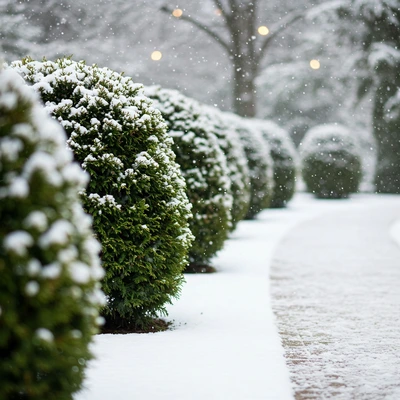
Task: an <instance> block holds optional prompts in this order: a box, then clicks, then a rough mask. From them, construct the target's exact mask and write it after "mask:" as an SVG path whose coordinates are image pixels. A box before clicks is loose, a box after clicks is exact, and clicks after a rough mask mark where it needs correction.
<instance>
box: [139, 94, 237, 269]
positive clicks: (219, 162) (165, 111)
mask: <svg viewBox="0 0 400 400" xmlns="http://www.w3.org/2000/svg"><path fill="white" fill-rule="evenodd" d="M146 95H148V96H149V97H151V98H152V99H153V100H154V105H155V107H157V108H158V109H159V110H161V113H162V115H163V117H164V118H165V120H166V122H167V124H168V127H169V134H170V136H171V137H172V138H173V140H174V146H173V150H174V152H175V154H176V160H177V162H178V164H179V165H180V167H181V170H182V173H183V176H184V177H185V180H186V186H187V194H188V197H189V200H190V202H191V203H192V206H193V208H192V211H193V219H192V220H191V221H190V229H191V231H192V232H193V234H194V236H195V238H196V239H195V242H194V243H193V246H192V248H191V249H190V253H189V258H190V266H189V267H188V268H187V272H196V271H207V270H208V268H209V266H208V265H207V264H208V263H209V262H210V259H211V258H212V257H213V256H214V255H215V254H216V253H217V251H218V250H220V249H221V248H222V247H223V245H224V242H225V240H226V239H227V237H228V234H229V231H230V228H231V211H230V210H231V208H232V194H231V182H230V179H229V170H228V167H227V160H226V157H225V156H224V154H223V152H222V150H221V148H220V146H219V143H218V139H217V137H216V136H215V135H214V134H213V133H212V128H211V127H210V121H209V119H207V118H204V117H203V116H202V111H201V106H200V104H199V103H197V102H196V101H195V100H192V99H190V98H187V97H185V96H184V95H182V94H181V93H179V92H177V91H175V90H169V89H162V88H160V87H148V88H146Z"/></svg>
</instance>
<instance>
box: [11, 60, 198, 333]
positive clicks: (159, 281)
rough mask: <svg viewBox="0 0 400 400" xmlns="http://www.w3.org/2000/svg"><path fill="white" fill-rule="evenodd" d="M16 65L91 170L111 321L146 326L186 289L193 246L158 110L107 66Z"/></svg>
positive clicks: (86, 198)
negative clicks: (185, 278)
mask: <svg viewBox="0 0 400 400" xmlns="http://www.w3.org/2000/svg"><path fill="white" fill-rule="evenodd" d="M13 67H14V68H15V69H17V70H18V71H19V73H20V74H21V75H22V76H23V77H24V78H25V80H26V81H28V82H30V83H31V84H32V85H33V86H34V88H35V89H36V90H38V91H39V93H40V94H41V97H42V99H43V101H44V102H45V103H46V106H47V109H48V111H49V112H51V114H52V115H53V116H54V117H55V118H56V119H57V120H58V121H59V122H60V123H61V124H62V125H63V126H64V128H65V130H66V132H67V134H68V136H69V139H68V145H69V147H70V148H71V149H72V150H73V152H74V156H75V158H76V159H77V160H78V161H79V162H80V163H82V166H83V168H84V169H85V170H86V171H87V172H88V173H89V174H90V177H91V180H90V184H89V186H88V188H87V190H86V191H82V201H83V204H84V207H85V209H86V210H87V212H89V213H90V214H91V215H92V216H93V220H94V229H95V232H96V235H97V237H98V239H99V240H100V242H101V244H102V261H103V266H104V268H105V271H106V276H105V278H104V280H103V290H104V292H105V293H106V295H107V305H106V307H105V309H104V314H105V316H106V320H107V323H111V324H113V325H115V324H118V325H121V326H127V325H134V326H136V327H145V326H146V325H147V324H149V323H151V318H152V317H155V316H157V315H158V313H165V312H166V311H165V304H166V303H168V302H171V298H172V297H176V296H177V295H178V294H179V293H180V288H181V285H182V282H183V275H182V271H183V269H184V267H185V265H186V264H187V252H188V248H189V247H190V244H191V241H192V234H191V233H190V230H189V228H188V222H187V220H188V218H189V217H190V216H191V213H190V205H189V202H188V199H187V196H186V194H185V183H184V181H183V179H182V175H181V173H180V171H179V167H178V165H177V164H176V163H175V162H174V159H175V156H174V154H173V152H172V150H171V142H172V141H171V139H170V138H169V137H168V135H167V133H166V125H165V123H164V121H163V119H162V116H161V114H160V112H159V111H158V110H156V109H154V108H153V106H152V103H151V101H150V100H149V99H148V98H147V97H145V96H144V94H143V90H142V86H141V85H139V84H135V83H133V82H132V80H131V79H130V78H127V77H124V76H122V75H120V74H118V73H116V72H113V71H111V70H109V69H107V68H98V67H97V66H95V65H94V66H87V65H86V64H85V63H84V62H74V61H72V60H70V59H59V60H57V61H56V62H49V61H44V62H35V61H32V60H23V61H22V62H18V63H14V64H13Z"/></svg>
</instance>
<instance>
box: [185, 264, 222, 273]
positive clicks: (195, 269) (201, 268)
mask: <svg viewBox="0 0 400 400" xmlns="http://www.w3.org/2000/svg"><path fill="white" fill-rule="evenodd" d="M183 272H184V273H185V274H211V273H214V272H217V270H216V269H215V268H214V267H212V266H211V265H207V264H196V263H190V264H188V265H187V266H186V268H185V270H184V271H183Z"/></svg>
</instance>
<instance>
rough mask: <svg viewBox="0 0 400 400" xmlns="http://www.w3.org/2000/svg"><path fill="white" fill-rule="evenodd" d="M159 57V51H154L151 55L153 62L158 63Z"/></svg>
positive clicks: (160, 54)
mask: <svg viewBox="0 0 400 400" xmlns="http://www.w3.org/2000/svg"><path fill="white" fill-rule="evenodd" d="M161 57H162V53H161V51H158V50H156V51H153V52H152V53H151V59H152V60H153V61H159V60H161Z"/></svg>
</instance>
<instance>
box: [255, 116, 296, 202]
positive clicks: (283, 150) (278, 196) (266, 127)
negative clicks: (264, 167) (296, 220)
mask: <svg viewBox="0 0 400 400" xmlns="http://www.w3.org/2000/svg"><path fill="white" fill-rule="evenodd" d="M256 123H257V126H258V128H259V129H260V131H261V133H262V135H263V137H264V139H265V140H266V141H267V142H268V144H269V147H270V149H271V157H272V160H273V163H274V193H273V196H272V200H271V205H270V206H271V207H274V208H279V207H285V206H286V204H287V202H288V201H289V200H290V199H291V198H292V197H293V195H294V192H295V189H296V163H297V150H296V148H295V147H294V143H293V142H292V140H291V139H290V137H289V134H288V133H287V132H286V131H285V130H284V129H282V128H281V127H279V126H278V125H277V124H276V123H275V122H272V121H267V120H257V122H256Z"/></svg>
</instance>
